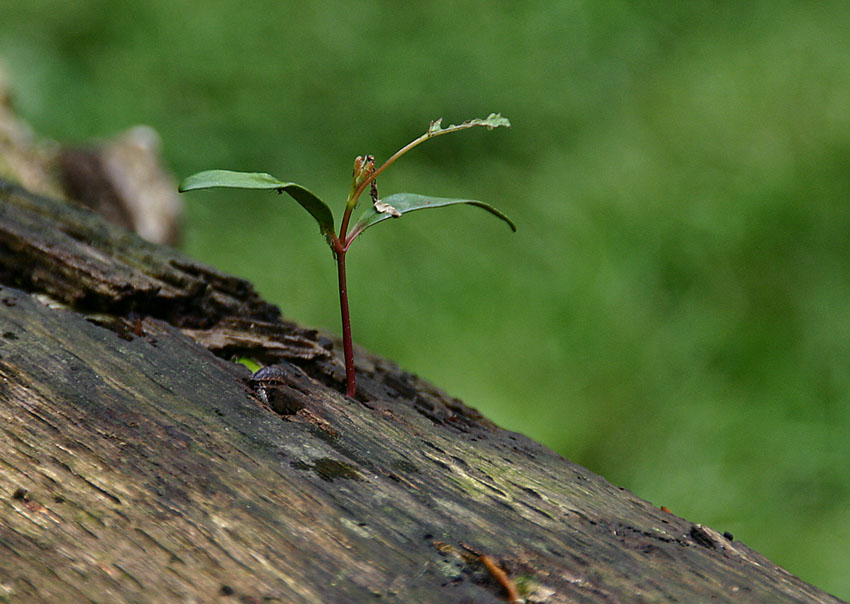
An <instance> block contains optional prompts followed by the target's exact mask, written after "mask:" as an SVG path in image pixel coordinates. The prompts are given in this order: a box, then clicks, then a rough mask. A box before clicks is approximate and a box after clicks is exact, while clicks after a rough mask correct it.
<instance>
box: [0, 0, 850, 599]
mask: <svg viewBox="0 0 850 604" xmlns="http://www.w3.org/2000/svg"><path fill="white" fill-rule="evenodd" d="M0 17H1V18H0V57H2V59H3V60H4V61H5V63H6V66H7V68H8V70H9V71H10V72H11V75H12V82H13V87H14V88H13V93H14V101H15V104H16V107H17V109H18V111H19V113H20V114H22V115H23V116H24V117H25V118H26V119H28V120H29V121H30V122H31V124H32V125H33V126H34V128H35V130H36V131H38V132H39V133H42V134H45V135H48V136H50V137H53V138H57V139H61V140H85V139H90V138H92V137H100V136H104V137H105V136H109V135H111V134H114V133H115V132H116V131H118V130H122V129H125V128H127V127H129V126H131V125H133V124H137V123H145V124H149V125H151V126H153V127H154V128H156V129H157V130H158V131H159V132H160V133H161V135H162V136H163V140H164V154H165V157H166V159H167V161H168V163H169V165H170V167H171V168H172V169H173V170H174V172H175V173H176V174H177V175H180V176H185V175H187V174H189V173H191V172H194V171H197V170H201V169H206V168H211V167H222V168H232V169H241V170H257V171H268V172H271V173H272V174H275V175H276V176H278V177H280V178H284V179H288V180H293V181H296V182H299V183H301V184H303V185H305V186H307V187H308V188H310V189H311V190H313V191H314V192H316V193H317V194H319V195H320V196H322V197H323V198H325V199H326V200H329V201H331V202H332V203H335V204H338V206H341V205H342V203H343V202H344V198H345V195H346V193H347V191H348V186H349V177H350V170H351V163H352V160H353V158H354V156H355V155H358V154H363V153H373V154H375V155H376V156H377V157H378V159H379V160H381V159H384V158H386V157H387V156H388V155H389V154H390V153H392V152H393V151H394V150H395V149H397V148H398V147H400V146H401V145H403V144H405V143H406V142H408V141H409V140H411V139H412V138H414V137H415V136H417V135H418V134H420V133H421V132H423V131H424V129H425V128H426V127H427V125H428V123H429V122H430V120H432V119H434V118H436V117H440V116H442V117H444V118H445V119H446V122H447V123H449V122H457V121H461V120H464V119H467V118H471V117H477V116H481V117H483V116H486V115H487V114H488V113H490V112H491V111H500V112H502V113H503V114H504V115H506V116H508V117H509V118H510V119H511V120H512V122H513V129H511V130H505V129H499V130H496V131H494V132H486V131H484V130H483V129H476V130H472V131H468V132H466V133H462V134H457V135H452V136H448V137H441V138H439V139H437V140H435V141H431V142H429V143H427V144H426V145H424V146H423V147H420V148H419V149H417V150H416V151H415V152H414V153H412V154H411V155H409V156H407V157H405V158H404V159H403V160H402V161H400V162H399V163H398V164H397V165H396V166H395V167H394V168H393V169H392V170H390V171H389V173H388V174H387V176H386V177H383V178H381V179H380V187H381V191H382V193H383V194H384V195H386V194H389V193H392V192H399V191H410V192H419V193H429V194H434V195H439V196H447V197H449V196H451V197H472V198H477V199H482V200H486V201H489V202H491V203H493V204H495V205H496V206H497V207H499V208H501V209H503V210H504V211H505V212H507V213H508V214H509V215H511V216H512V217H513V218H514V219H515V220H516V222H517V223H518V224H519V232H518V233H517V234H515V235H512V234H511V233H510V232H509V231H508V229H506V228H505V226H504V225H503V224H502V223H500V222H499V221H497V220H494V219H492V217H489V216H488V215H487V214H485V213H483V212H480V211H478V210H476V209H473V208H469V207H460V208H452V209H448V210H442V211H440V212H432V213H427V212H425V213H420V214H414V215H411V216H409V217H406V218H404V219H403V220H399V221H394V222H392V223H391V224H392V226H381V227H377V228H375V229H373V230H370V231H369V232H368V233H367V234H366V235H365V236H364V237H362V238H361V239H360V240H358V242H357V243H356V244H355V246H354V247H353V248H352V253H351V254H350V255H349V271H350V289H351V303H352V308H353V321H354V336H355V339H356V340H357V341H358V342H359V343H360V344H361V345H363V346H365V347H367V348H369V349H371V350H372V351H374V352H376V353H379V354H381V355H385V356H387V357H391V358H393V359H396V360H397V361H398V362H399V363H400V364H401V365H402V366H403V367H404V368H406V369H408V370H410V371H413V372H415V373H418V374H420V375H422V376H424V377H426V378H428V379H430V380H432V381H433V382H435V383H436V384H438V385H440V386H442V387H444V388H445V389H446V390H448V391H449V392H451V393H452V394H454V395H457V396H459V397H461V398H463V399H464V400H465V401H466V402H467V403H468V404H470V405H472V406H475V407H477V408H479V409H480V410H481V411H482V412H484V413H485V414H486V415H488V416H490V417H492V418H493V419H495V420H496V421H497V422H498V423H500V424H501V425H503V426H505V427H507V428H510V429H512V430H516V431H519V432H523V433H525V434H527V435H529V436H531V437H533V438H535V439H537V440H539V441H542V442H544V443H545V444H547V445H549V446H550V447H552V448H554V449H555V450H557V451H558V452H560V453H561V454H563V455H564V456H566V457H569V458H570V459H572V460H574V461H577V462H579V463H581V464H583V465H585V466H587V467H589V468H590V469H592V470H594V471H596V472H598V473H601V474H603V475H604V476H605V477H607V478H608V479H609V480H611V481H612V482H614V483H616V484H618V485H622V486H625V487H627V488H629V489H631V490H633V491H635V492H636V493H637V494H638V495H640V496H641V497H644V498H646V499H648V500H650V501H652V502H653V503H655V504H656V505H665V506H667V507H669V508H670V509H672V510H673V512H674V513H676V514H679V515H682V516H685V517H687V518H688V519H690V520H692V521H695V522H702V523H706V524H708V525H710V526H712V527H714V528H716V529H718V530H720V531H721V532H722V531H730V532H732V533H734V535H735V537H736V538H737V539H740V540H742V541H744V542H746V543H747V544H748V545H750V546H752V547H754V548H756V549H758V550H760V551H761V552H763V553H764V554H766V555H767V556H769V557H770V558H771V559H773V560H774V561H775V562H777V563H779V564H781V565H783V566H785V567H786V568H788V569H789V570H790V571H792V572H794V573H795V574H798V575H799V576H801V577H802V578H803V579H805V580H807V581H810V582H813V583H815V584H816V585H818V586H820V587H822V588H824V589H826V590H828V591H830V592H832V593H834V594H836V595H838V596H841V597H843V598H850V547H848V543H850V404H848V403H850V263H848V260H850V105H848V103H850V3H848V2H847V1H846V0H833V1H830V0H824V1H822V2H812V3H805V2H786V1H783V0H764V1H759V0H756V1H752V2H689V1H685V2H659V1H647V0H644V1H636V2H621V1H610V0H601V1H600V0H595V1H585V0H563V1H559V2H539V1H535V0H529V1H526V2H521V3H518V2H486V3H485V2H466V1H463V0H461V1H457V0H453V1H445V0H440V1H432V2H429V3H408V4H405V5H404V6H401V5H400V4H398V3H395V2H350V1H342V0H326V1H325V2H322V3H290V2H281V1H279V0H253V1H251V2H244V1H242V0H238V1H237V0H204V1H203V2H201V1H189V0H146V1H145V2H120V3H118V2H113V1H112V0H74V1H73V2H69V1H68V0H28V1H26V2H23V1H19V0H0ZM185 202H186V203H187V223H186V232H185V239H184V244H183V247H184V249H185V250H186V251H187V252H188V253H189V254H191V255H193V256H194V257H196V258H198V259H201V260H203V261H205V262H208V263H211V264H214V265H216V266H217V267H219V268H221V269H224V270H226V271H229V272H232V273H236V274H238V275H241V276H244V277H246V278H248V279H250V280H251V281H253V282H254V283H255V284H256V286H257V288H258V289H259V291H260V292H261V293H262V294H263V295H264V296H266V297H267V298H269V299H270V300H272V301H273V302H275V303H277V304H279V305H280V307H281V308H282V310H283V312H284V314H285V315H286V316H287V317H289V318H291V319H295V320H297V321H299V322H301V323H304V324H306V325H309V326H314V327H319V328H323V329H327V330H331V331H334V332H337V331H338V330H339V327H338V325H339V318H338V307H337V304H338V301H337V294H336V290H335V287H336V285H335V271H334V264H333V262H332V259H331V256H330V254H329V251H328V249H327V247H326V245H325V244H324V242H323V241H322V240H321V238H320V237H319V236H318V234H317V229H316V226H315V223H313V222H312V219H311V218H310V217H309V215H307V214H306V212H304V211H303V210H302V209H301V208H300V207H298V206H297V205H296V204H294V203H284V202H285V198H280V197H277V196H275V195H272V194H263V193H239V192H231V193H226V194H219V193H204V194H202V193H196V194H192V195H190V196H187V197H186V198H185ZM386 224H390V223H386Z"/></svg>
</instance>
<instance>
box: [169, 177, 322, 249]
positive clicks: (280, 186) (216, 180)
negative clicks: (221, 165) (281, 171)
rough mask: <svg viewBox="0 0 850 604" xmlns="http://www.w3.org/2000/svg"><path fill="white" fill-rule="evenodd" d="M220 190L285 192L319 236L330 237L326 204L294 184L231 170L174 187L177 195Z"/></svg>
mask: <svg viewBox="0 0 850 604" xmlns="http://www.w3.org/2000/svg"><path fill="white" fill-rule="evenodd" d="M216 187H224V188H231V189H273V190H276V191H277V192H278V193H282V192H284V191H286V193H288V194H289V196H290V197H292V198H293V199H294V200H295V201H297V202H298V203H299V204H301V207H303V208H304V209H305V210H307V211H308V212H310V215H311V216H312V217H313V218H315V219H316V222H318V223H319V229H320V230H321V231H322V233H323V234H325V235H328V234H332V233H333V230H334V217H333V213H332V212H331V210H330V208H329V207H328V205H327V204H326V203H325V202H324V201H322V200H321V199H319V198H318V197H316V196H315V195H313V193H311V192H310V191H308V190H307V189H305V188H304V187H302V186H301V185H299V184H296V183H294V182H284V181H282V180H278V179H277V178H275V177H274V176H272V175H271V174H266V173H265V172H233V171H232V170H205V171H204V172H198V173H197V174H192V175H191V176H188V177H186V178H185V179H184V180H183V182H181V183H180V186H179V187H178V188H177V190H178V191H180V192H181V193H185V192H186V191H195V190H198V189H212V188H216Z"/></svg>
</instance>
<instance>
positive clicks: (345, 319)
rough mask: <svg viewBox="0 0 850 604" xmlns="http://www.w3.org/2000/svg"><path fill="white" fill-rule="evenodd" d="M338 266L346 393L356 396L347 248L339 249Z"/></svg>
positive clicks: (337, 255) (337, 254)
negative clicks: (347, 279) (346, 257)
mask: <svg viewBox="0 0 850 604" xmlns="http://www.w3.org/2000/svg"><path fill="white" fill-rule="evenodd" d="M336 266H337V273H338V275H339V308H340V310H341V311H342V350H343V353H344V354H345V393H346V394H347V395H348V396H354V393H355V392H357V382H356V381H355V376H354V346H352V344H351V318H350V316H349V313H348V286H347V285H346V281H345V250H342V249H340V250H337V253H336Z"/></svg>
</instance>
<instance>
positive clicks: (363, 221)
mask: <svg viewBox="0 0 850 604" xmlns="http://www.w3.org/2000/svg"><path fill="white" fill-rule="evenodd" d="M463 203H465V204H468V205H472V206H477V207H479V208H481V209H482V210H486V211H488V212H490V213H491V214H493V215H494V216H496V217H498V218H501V219H502V220H504V221H505V222H506V223H508V226H509V227H511V230H512V231H514V232H516V225H515V224H514V223H513V221H512V220H511V219H510V218H508V217H507V216H505V215H504V214H502V212H500V211H499V210H497V209H496V208H494V207H493V206H491V205H490V204H488V203H484V202H483V201H477V200H475V199H449V198H446V197H430V196H427V195H417V194H415V193H396V194H395V195H390V196H389V197H386V198H384V199H382V200H381V204H382V206H381V207H382V208H383V209H382V210H381V211H379V210H378V209H376V208H375V206H374V205H373V206H372V207H371V208H369V209H368V210H366V211H365V212H363V214H362V215H361V216H360V219H359V220H358V221H357V224H355V225H354V227H353V228H352V230H351V236H350V237H349V239H353V238H354V237H357V236H358V235H359V234H360V233H362V232H363V231H365V230H366V229H368V228H369V227H371V226H374V225H376V224H378V223H379V222H383V221H384V220H388V219H390V218H394V217H397V216H394V215H393V213H392V212H391V211H388V210H387V207H388V206H389V207H391V208H392V209H394V210H396V211H397V212H398V213H399V214H400V215H404V214H407V213H408V212H414V211H416V210H426V209H428V208H442V207H445V206H453V205H457V204H463Z"/></svg>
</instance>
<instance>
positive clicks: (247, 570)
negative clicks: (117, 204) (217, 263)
mask: <svg viewBox="0 0 850 604" xmlns="http://www.w3.org/2000/svg"><path fill="white" fill-rule="evenodd" d="M0 283H2V286H0V601H10V602H110V603H113V602H215V601H221V602H231V601H232V602H242V603H245V604H249V603H260V602H287V603H288V602H339V603H346V602H357V603H361V602H371V601H390V602H481V603H484V602H506V601H507V598H508V593H507V592H506V587H505V586H506V585H514V586H516V589H517V590H518V592H519V593H520V595H521V597H523V598H525V599H526V600H527V601H528V602H546V603H552V604H554V603H566V602H570V603H574V602H689V603H690V602H759V603H763V602H772V603H783V602H838V600H837V599H835V598H833V597H831V596H829V595H827V594H825V593H823V592H821V591H819V590H818V589H816V588H814V587H812V586H810V585H807V584H805V583H804V582H802V581H800V580H799V579H797V578H796V577H794V576H792V575H790V574H789V573H787V572H786V571H784V570H782V569H781V568H778V567H777V566H776V565H774V564H773V563H771V562H770V561H769V560H767V559H765V558H764V557H763V556H761V555H760V554H758V553H756V552H754V551H753V550H751V549H750V548H748V547H747V546H745V545H744V544H742V543H740V542H739V541H735V540H733V539H731V538H728V537H729V536H728V535H727V536H723V535H721V534H719V533H718V532H717V531H715V530H713V529H711V528H709V527H705V526H701V525H696V524H693V523H691V522H688V521H687V520H684V519H682V518H679V517H676V516H675V515H673V514H671V513H669V512H666V511H663V510H661V509H659V508H656V507H655V506H653V505H651V504H649V503H648V502H646V501H643V500H641V499H640V498H638V497H636V496H635V495H634V494H632V493H630V492H628V491H626V490H624V489H621V488H618V487H616V486H614V485H611V484H610V483H608V482H607V481H605V480H604V479H603V478H601V477H599V476H596V475H594V474H593V473H591V472H589V471H588V470H586V469H584V468H582V467H580V466H578V465H576V464H573V463H571V462H569V461H568V460H566V459H563V458H561V457H559V456H558V455H556V454H555V453H553V452H552V451H550V450H548V449H546V448H545V447H543V446H541V445H539V444H537V443H534V442H532V441H531V440H529V439H527V438H525V437H523V436H521V435H519V434H514V433H511V432H507V431H504V430H501V429H500V428H498V427H497V426H495V425H494V424H492V423H491V422H489V421H488V420H486V419H485V418H483V417H482V416H481V415H480V414H478V413H477V412H476V411H474V410H473V409H471V408H469V407H467V406H465V405H464V404H463V403H461V402H460V401H458V400H456V399H453V398H451V397H450V396H448V395H446V394H445V393H444V392H442V391H441V390H439V389H437V388H435V387H434V386H432V385H430V384H428V383H427V382H425V381H423V380H421V379H420V378H418V377H416V376H414V375H412V374H410V373H407V372H404V371H401V370H400V369H399V368H398V367H397V366H396V365H395V364H393V363H391V362H389V361H387V360H384V359H380V358H377V357H373V356H370V355H368V354H367V353H365V352H363V351H359V360H358V392H357V396H356V399H352V398H348V397H346V396H344V394H342V393H341V392H342V391H344V371H343V365H342V361H341V359H340V352H339V351H338V350H337V346H335V343H334V342H333V341H332V340H331V339H330V338H328V337H326V336H323V335H322V334H319V333H318V332H316V331H314V330H309V329H304V328H301V327H298V326H297V325H295V324H293V323H291V322H287V321H283V320H281V318H280V313H279V311H278V309H277V308H275V307H274V306H272V305H270V304H268V303H266V302H265V301H263V300H262V299H261V298H260V297H259V296H258V295H257V294H256V293H255V291H254V289H253V288H252V286H251V285H250V284H249V283H247V282H245V281H242V280H240V279H237V278H234V277H230V276H227V275H224V274H221V273H219V272H218V271H216V270H214V269H212V268H210V267H206V266H203V265H201V264H199V263H197V262H194V261H192V260H191V259H188V258H186V257H185V256H182V255H180V254H179V253H177V252H175V251H173V250H171V249H168V248H163V247H157V246H154V245H152V244H149V243H146V242H144V241H143V240H141V239H140V238H138V237H136V236H134V235H130V234H128V233H126V232H124V231H122V230H120V229H118V228H117V227H114V226H111V225H109V224H107V223H106V222H104V221H103V220H102V219H101V218H99V217H98V216H96V215H94V214H92V213H90V212H89V211H88V210H85V209H82V208H79V207H76V206H73V205H68V204H66V203H63V202H58V201H53V200H51V199H47V198H43V197H39V196H36V195H32V194H30V193H27V192H26V191H24V190H22V189H20V188H19V187H17V186H14V185H10V184H3V185H2V186H0ZM237 354H244V355H248V356H252V357H254V358H256V359H259V360H261V361H262V362H264V363H269V364H273V365H272V366H271V368H267V369H265V370H263V372H262V373H259V374H257V375H256V376H252V375H251V373H250V372H249V371H248V370H247V369H246V368H245V367H243V366H242V365H239V364H236V363H233V362H231V360H230V359H231V357H232V356H233V355H237ZM517 404H522V401H517ZM484 561H487V562H489V563H490V564H489V565H487V564H485V563H484ZM493 564H498V567H499V568H500V569H501V570H502V571H504V573H505V575H504V576H503V577H501V578H500V576H499V574H498V572H494V569H495V570H498V569H496V568H495V567H494V566H493ZM505 578H507V579H508V580H509V582H510V583H506V582H505V581H504V580H503V579H505Z"/></svg>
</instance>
